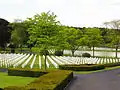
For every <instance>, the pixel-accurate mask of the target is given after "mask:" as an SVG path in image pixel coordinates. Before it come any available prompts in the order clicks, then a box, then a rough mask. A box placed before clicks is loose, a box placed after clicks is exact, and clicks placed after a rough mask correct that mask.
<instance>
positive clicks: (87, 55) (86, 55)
mask: <svg viewBox="0 0 120 90" xmlns="http://www.w3.org/2000/svg"><path fill="white" fill-rule="evenodd" d="M82 57H91V55H90V54H89V53H83V54H82Z"/></svg>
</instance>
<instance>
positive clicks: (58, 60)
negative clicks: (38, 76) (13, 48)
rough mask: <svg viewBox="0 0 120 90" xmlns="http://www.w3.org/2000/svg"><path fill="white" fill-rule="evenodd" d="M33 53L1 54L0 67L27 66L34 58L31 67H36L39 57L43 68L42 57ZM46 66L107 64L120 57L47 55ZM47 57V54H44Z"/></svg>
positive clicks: (119, 60)
mask: <svg viewBox="0 0 120 90" xmlns="http://www.w3.org/2000/svg"><path fill="white" fill-rule="evenodd" d="M36 57H37V55H33V54H0V67H3V66H5V67H10V66H13V67H14V68H16V67H18V66H20V67H22V68H25V67H26V66H27V65H28V63H30V61H31V60H32V62H31V63H30V65H29V68H34V64H35V61H36V60H37V59H38V65H39V66H38V67H39V68H40V69H41V68H42V65H44V64H42V63H43V62H42V57H41V56H40V55H38V58H37V59H36ZM46 58H47V59H46V66H47V68H50V66H51V65H53V66H54V67H55V68H59V65H64V64H78V65H79V64H106V63H116V62H120V59H115V58H85V57H70V56H47V57H46ZM43 59H45V56H43Z"/></svg>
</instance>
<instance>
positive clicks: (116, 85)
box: [65, 69, 120, 90]
mask: <svg viewBox="0 0 120 90" xmlns="http://www.w3.org/2000/svg"><path fill="white" fill-rule="evenodd" d="M74 77H75V78H74V79H73V80H72V82H71V83H70V84H69V85H68V86H67V87H66V89H65V90H120V69H115V70H109V71H103V72H96V73H92V74H86V75H81V74H74Z"/></svg>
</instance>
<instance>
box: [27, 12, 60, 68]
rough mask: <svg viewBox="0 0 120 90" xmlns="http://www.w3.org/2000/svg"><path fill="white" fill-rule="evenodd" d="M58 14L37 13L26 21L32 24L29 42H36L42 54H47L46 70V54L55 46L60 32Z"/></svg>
mask: <svg viewBox="0 0 120 90" xmlns="http://www.w3.org/2000/svg"><path fill="white" fill-rule="evenodd" d="M56 17H57V16H56V15H55V14H54V13H50V12H47V13H45V12H43V13H41V14H40V15H39V14H36V15H34V16H33V17H32V18H28V20H27V21H26V22H28V23H29V24H30V27H29V29H28V33H29V35H30V36H29V39H30V40H29V42H30V43H33V42H36V43H35V46H36V47H39V50H40V54H41V55H44V56H45V62H44V63H45V70H46V56H47V53H48V50H50V49H52V48H53V47H54V46H55V40H56V36H57V34H58V29H57V27H58V25H59V24H60V23H59V21H57V20H56Z"/></svg>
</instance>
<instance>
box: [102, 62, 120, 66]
mask: <svg viewBox="0 0 120 90" xmlns="http://www.w3.org/2000/svg"><path fill="white" fill-rule="evenodd" d="M104 66H105V67H114V66H120V62H118V63H108V64H104Z"/></svg>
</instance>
